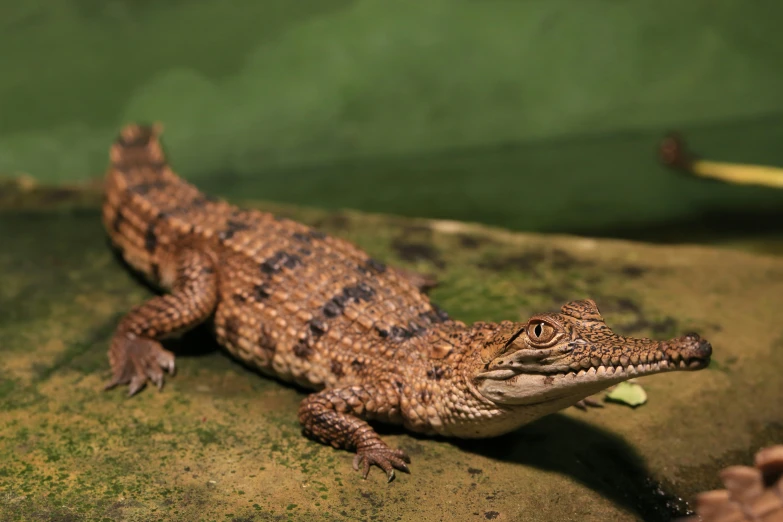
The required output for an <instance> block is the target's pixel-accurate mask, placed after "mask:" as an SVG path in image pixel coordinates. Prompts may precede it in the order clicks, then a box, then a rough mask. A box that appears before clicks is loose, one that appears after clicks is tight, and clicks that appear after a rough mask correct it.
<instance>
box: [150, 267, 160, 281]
mask: <svg viewBox="0 0 783 522" xmlns="http://www.w3.org/2000/svg"><path fill="white" fill-rule="evenodd" d="M150 271H151V272H152V278H153V279H154V280H156V281H158V280H160V265H158V264H157V263H152V264H151V265H150Z"/></svg>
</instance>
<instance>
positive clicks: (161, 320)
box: [105, 250, 217, 395]
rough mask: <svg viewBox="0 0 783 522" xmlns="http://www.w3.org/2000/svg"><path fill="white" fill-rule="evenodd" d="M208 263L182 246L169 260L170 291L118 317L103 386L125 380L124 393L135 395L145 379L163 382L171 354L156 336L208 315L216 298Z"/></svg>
mask: <svg viewBox="0 0 783 522" xmlns="http://www.w3.org/2000/svg"><path fill="white" fill-rule="evenodd" d="M213 264H214V263H213V261H212V259H211V257H210V256H209V255H208V254H206V253H204V252H199V251H195V250H185V251H183V252H181V253H180V254H179V255H177V256H176V257H175V258H174V260H173V265H172V266H173V267H175V272H174V276H173V279H174V282H173V285H172V291H171V293H169V294H165V295H161V296H156V297H153V298H152V299H150V300H149V301H147V302H146V303H144V304H142V305H140V306H138V307H136V308H134V309H133V310H131V311H130V313H128V314H127V315H126V316H125V317H123V319H122V320H121V321H120V324H119V326H118V327H117V330H116V332H115V333H114V337H113V338H112V341H111V346H110V348H109V362H110V364H111V369H112V379H111V381H110V382H109V383H108V384H107V385H106V388H105V389H107V390H108V389H110V388H114V387H115V386H118V385H120V384H127V385H128V394H129V395H134V394H135V393H137V392H138V391H139V390H141V389H142V388H144V386H145V385H146V383H147V381H148V380H149V381H152V382H153V383H154V384H155V385H157V387H158V388H159V389H160V388H161V387H162V386H163V378H164V372H165V371H168V372H169V373H173V372H174V354H173V353H171V352H170V351H168V350H166V349H165V348H163V346H162V345H161V344H160V340H161V339H164V338H166V337H171V336H174V335H176V334H180V333H183V332H185V331H187V330H189V329H191V328H193V327H195V326H197V325H198V324H200V323H202V322H203V321H205V320H206V319H207V318H209V317H210V315H211V314H212V312H213V311H214V309H215V306H216V304H217V277H216V275H215V268H214V266H213Z"/></svg>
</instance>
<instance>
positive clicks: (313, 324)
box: [310, 319, 329, 337]
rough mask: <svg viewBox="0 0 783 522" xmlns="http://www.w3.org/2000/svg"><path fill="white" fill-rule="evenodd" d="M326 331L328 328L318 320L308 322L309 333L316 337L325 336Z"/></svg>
mask: <svg viewBox="0 0 783 522" xmlns="http://www.w3.org/2000/svg"><path fill="white" fill-rule="evenodd" d="M328 329H329V326H328V325H327V324H326V323H325V322H323V321H321V320H320V319H312V320H311V321H310V331H311V332H312V333H313V335H315V336H316V337H320V336H321V335H323V334H325V333H326V331H327V330H328Z"/></svg>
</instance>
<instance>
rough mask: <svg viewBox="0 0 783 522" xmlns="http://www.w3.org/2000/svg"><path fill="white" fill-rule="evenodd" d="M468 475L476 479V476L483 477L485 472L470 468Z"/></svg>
mask: <svg viewBox="0 0 783 522" xmlns="http://www.w3.org/2000/svg"><path fill="white" fill-rule="evenodd" d="M468 473H470V476H472V477H475V476H476V475H481V474H482V473H484V470H481V469H479V468H468Z"/></svg>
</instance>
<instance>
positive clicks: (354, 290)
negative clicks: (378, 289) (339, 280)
mask: <svg viewBox="0 0 783 522" xmlns="http://www.w3.org/2000/svg"><path fill="white" fill-rule="evenodd" d="M343 294H345V296H346V297H348V298H349V299H354V300H356V301H365V302H368V301H371V300H372V298H373V297H375V290H373V288H372V287H371V286H369V285H368V284H367V283H364V282H361V283H359V284H358V285H356V286H348V287H346V288H344V289H343Z"/></svg>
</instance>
